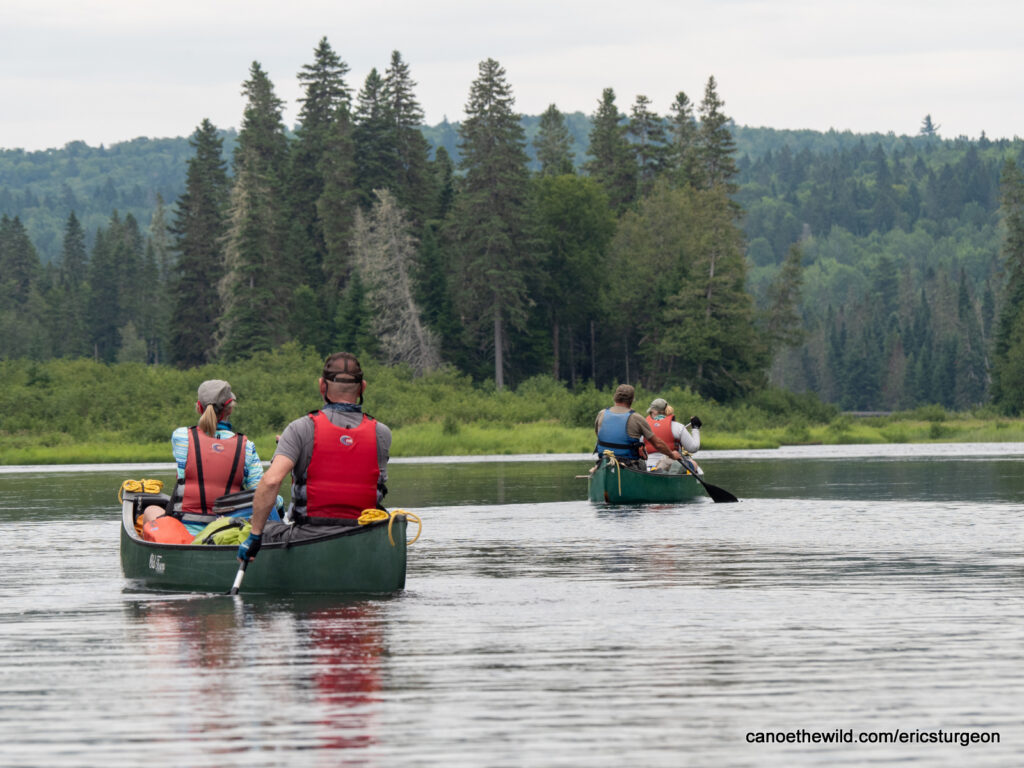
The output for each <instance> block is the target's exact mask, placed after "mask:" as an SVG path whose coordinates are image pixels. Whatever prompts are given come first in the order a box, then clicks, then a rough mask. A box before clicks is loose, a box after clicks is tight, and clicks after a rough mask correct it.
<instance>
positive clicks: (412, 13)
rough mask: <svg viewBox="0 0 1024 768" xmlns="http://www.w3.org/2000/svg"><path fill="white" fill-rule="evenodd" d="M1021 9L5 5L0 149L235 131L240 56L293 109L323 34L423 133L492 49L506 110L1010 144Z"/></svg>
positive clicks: (458, 0) (574, 1)
mask: <svg viewBox="0 0 1024 768" xmlns="http://www.w3.org/2000/svg"><path fill="white" fill-rule="evenodd" d="M1022 21H1024V10H1022V6H1021V4H1020V3H1019V2H1016V1H1014V2H1010V1H1009V0H980V1H979V2H975V3H971V4H965V3H962V2H951V1H950V0H931V2H926V1H925V0H895V1H894V0H889V2H883V1H882V0H864V1H863V2H859V3H849V2H846V1H845V0H844V1H843V2H837V1H835V0H814V1H811V0H772V1H771V2H767V1H764V2H763V1H761V0H700V1H695V0H683V1H682V2H679V1H678V0H671V1H670V0H649V1H648V2H638V3H633V4H628V3H622V2H621V0H620V1H619V2H614V3H613V2H607V1H605V0H599V1H597V2H583V0H570V1H569V2H558V0H547V1H546V2H542V1H541V0H520V2H515V3H508V2H491V3H486V4H484V3H479V2H464V1H462V0H436V1H435V2H431V3H422V2H411V1H410V0H376V1H373V0H346V2H338V1H337V0H293V1H292V2H290V3H287V4H285V3H279V2H266V1H264V0H205V1H203V2H199V1H198V0H181V1H180V2H176V3H154V2H141V1H140V0H131V1H129V0H84V1H83V0H74V1H72V0H66V1H65V0H5V2H4V8H3V24H2V25H0V104H3V105H4V106H3V112H2V113H0V147H8V148H9V147H25V148H29V149H38V148H44V147H51V146H62V145H63V144H65V143H67V142H69V141H72V140H84V141H87V142H88V143H90V144H99V143H106V144H110V143H113V142H116V141H123V140H126V139H130V138H134V137H135V136H140V135H146V136H178V135H188V134H189V133H191V131H192V130H193V129H194V128H195V126H196V125H197V124H198V123H199V122H200V121H201V120H202V119H203V118H207V117H208V118H210V119H211V120H213V122H214V123H215V124H217V125H218V126H221V127H229V126H237V125H238V122H239V120H240V117H241V112H242V108H243V100H242V96H241V94H240V91H241V84H242V82H243V81H244V80H245V79H246V77H247V75H248V70H249V65H250V64H251V62H252V61H254V60H257V61H259V62H260V63H261V65H262V66H263V68H264V69H265V71H266V72H267V73H268V74H269V76H270V77H271V80H272V81H273V82H274V84H275V87H276V89H277V92H278V95H279V96H280V97H281V98H283V99H285V100H286V101H287V103H288V108H287V111H286V115H285V117H286V120H287V121H288V122H292V121H294V119H295V115H296V112H297V104H296V100H297V99H298V97H299V95H300V93H299V86H298V82H297V80H296V74H297V73H298V71H299V69H300V68H301V67H302V66H303V65H304V64H306V63H309V61H310V60H311V59H312V52H313V49H314V47H315V46H316V44H317V42H318V41H319V39H320V38H321V37H324V36H326V37H327V38H328V39H329V40H330V42H331V44H332V46H333V47H334V48H335V50H336V51H338V53H339V54H340V55H341V56H342V58H344V59H345V61H346V62H347V63H348V64H349V66H350V67H351V70H352V71H351V73H350V76H349V82H350V85H351V86H352V88H353V89H354V90H358V88H359V87H360V85H361V84H362V81H363V79H364V78H365V77H366V74H367V73H368V72H369V71H370V69H371V67H377V68H378V69H380V70H383V69H384V68H385V67H386V66H387V62H388V58H389V56H390V53H391V51H392V50H395V49H397V50H399V51H401V52H402V55H403V57H404V58H405V59H406V61H408V62H409V64H410V65H411V67H412V73H413V77H414V78H415V79H416V80H417V82H418V83H419V85H418V89H417V95H418V97H419V100H420V102H421V104H422V105H423V108H424V110H425V112H426V116H427V120H428V122H431V123H433V122H438V121H440V120H441V119H442V117H444V116H447V117H448V118H449V119H450V120H453V121H455V120H459V119H461V117H462V113H463V107H464V105H465V102H466V99H467V96H468V92H469V86H470V83H471V82H472V80H473V79H474V78H475V77H476V75H477V66H478V64H479V62H480V61H481V60H483V59H485V58H488V57H490V58H495V59H497V60H498V61H500V62H501V64H502V65H503V66H504V67H505V69H506V70H507V72H508V79H509V82H510V83H511V84H512V87H513V90H514V93H515V95H516V99H517V102H516V106H517V108H518V109H519V110H520V111H523V112H528V113H531V114H536V113H539V112H540V111H542V110H543V109H544V108H545V107H546V106H547V105H548V104H550V103H555V104H557V105H558V106H559V108H560V109H562V110H563V111H577V110H579V111H583V112H586V113H588V114H589V113H592V112H593V110H594V108H595V106H596V104H597V102H598V99H599V98H600V96H601V91H602V89H603V88H605V87H611V88H614V89H615V91H616V95H617V98H618V104H619V107H620V109H621V110H622V111H623V112H628V110H629V106H630V105H631V103H632V101H633V100H634V99H635V97H636V95H637V94H641V93H642V94H644V95H646V96H648V97H649V98H651V99H652V100H653V102H654V107H655V109H656V110H658V111H661V112H666V111H667V110H668V108H669V105H670V104H671V102H672V99H673V98H674V96H675V94H676V93H677V92H678V91H680V90H682V91H685V92H686V93H687V94H688V95H689V96H690V98H691V100H693V101H694V102H699V101H700V98H701V96H702V95H703V89H704V84H705V82H706V81H707V78H708V76H709V75H714V76H715V78H716V80H717V81H718V83H719V94H720V96H721V97H722V98H724V100H725V102H726V112H727V113H728V114H729V115H731V116H732V117H733V118H734V119H735V120H736V121H737V122H738V123H740V124H744V125H766V126H772V127H779V128H813V129H819V130H827V129H829V128H836V129H838V130H846V129H849V130H855V131H881V132H885V131H890V130H891V131H895V132H897V133H913V132H915V131H916V129H917V127H918V126H919V124H920V121H921V118H922V117H923V116H924V114H925V113H931V114H932V115H933V117H934V118H935V120H936V121H937V122H939V123H941V124H942V133H943V135H946V136H952V135H957V134H966V135H969V136H977V135H978V134H980V132H981V131H982V130H984V131H986V132H987V133H988V134H989V135H990V136H992V137H998V136H1013V135H1015V134H1022V133H1024V128H1022V125H1024V101H1022V100H1021V99H1020V98H1019V94H1020V93H1021V91H1022V87H1024V50H1022V46H1021V45H1020V42H1019V36H1020V32H1019V30H1020V28H1021V22H1022Z"/></svg>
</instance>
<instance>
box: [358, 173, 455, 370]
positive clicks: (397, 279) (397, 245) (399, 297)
mask: <svg viewBox="0 0 1024 768" xmlns="http://www.w3.org/2000/svg"><path fill="white" fill-rule="evenodd" d="M374 194H375V195H376V197H377V202H375V203H374V204H373V208H372V209H371V210H370V212H369V213H368V214H363V213H362V212H361V211H357V212H356V221H355V228H354V233H353V237H352V250H353V253H354V254H355V260H356V265H357V268H358V269H359V272H360V274H361V276H362V279H363V282H364V284H365V285H366V289H367V300H368V302H367V303H368V304H369V305H370V306H371V307H372V308H373V312H374V317H373V320H372V324H373V328H374V331H375V333H376V335H377V337H378V338H379V339H380V348H381V350H382V352H383V354H384V357H385V360H386V362H389V363H407V364H408V365H409V366H410V367H411V368H412V369H413V370H414V371H416V372H417V373H423V372H425V371H429V370H431V369H433V368H437V367H438V366H439V365H440V364H441V355H440V352H439V351H438V350H439V346H438V342H437V338H436V337H435V335H434V333H433V332H432V331H431V330H430V329H429V328H428V327H427V326H426V325H424V323H423V321H422V320H421V319H420V311H419V307H418V306H417V304H416V299H415V298H414V297H413V290H412V277H411V274H410V273H411V272H412V270H413V269H414V267H415V263H416V240H415V238H413V236H412V235H411V234H410V233H409V222H408V220H407V219H406V217H405V214H404V212H403V211H402V209H401V207H400V206H399V205H398V203H397V201H396V200H395V197H394V195H392V194H391V193H390V192H389V191H387V190H386V189H378V190H375V191H374Z"/></svg>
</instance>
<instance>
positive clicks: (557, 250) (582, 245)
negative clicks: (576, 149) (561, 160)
mask: <svg viewBox="0 0 1024 768" xmlns="http://www.w3.org/2000/svg"><path fill="white" fill-rule="evenodd" d="M533 195H534V201H535V202H534V207H535V210H536V213H537V219H538V226H539V240H540V242H541V243H542V245H543V255H542V259H541V261H540V263H539V264H538V266H539V267H540V268H539V270H537V276H538V277H539V280H538V281H537V282H538V285H537V287H536V290H535V291H534V296H535V299H536V301H537V303H538V308H539V309H540V311H541V312H542V313H543V320H544V327H545V328H548V329H550V333H551V351H552V366H551V370H552V373H553V375H554V377H555V378H556V379H560V378H561V377H562V376H561V374H562V370H563V365H562V346H563V343H562V339H563V338H572V336H573V335H574V334H576V335H579V336H583V335H585V329H586V328H587V325H588V323H589V322H590V321H591V320H594V319H596V317H597V315H598V313H599V301H600V297H601V294H602V293H603V291H604V289H605V280H606V275H607V273H606V271H605V270H604V269H603V266H604V259H605V254H606V250H607V247H608V243H609V241H610V240H611V238H612V234H613V233H614V231H615V218H614V215H613V214H612V212H611V210H610V209H609V207H608V198H607V196H606V195H605V193H604V190H603V189H602V188H601V186H600V185H599V184H598V183H597V182H596V181H594V180H593V179H590V178H586V177H583V176H575V175H569V174H563V175H560V176H541V177H539V178H537V179H535V180H534V182H533ZM569 374H570V375H569V378H570V379H571V380H574V379H575V368H574V367H573V366H571V365H570V369H569Z"/></svg>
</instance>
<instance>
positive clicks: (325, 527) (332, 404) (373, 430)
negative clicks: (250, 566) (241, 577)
mask: <svg viewBox="0 0 1024 768" xmlns="http://www.w3.org/2000/svg"><path fill="white" fill-rule="evenodd" d="M319 388H320V396H321V398H323V403H324V404H323V406H322V407H321V408H320V410H317V411H312V412H311V413H309V414H307V415H306V416H303V417H301V418H298V419H296V420H295V421H293V422H292V423H291V424H289V425H288V426H287V427H285V430H284V432H282V433H281V438H280V440H279V441H278V444H277V450H276V451H275V452H274V458H273V460H272V461H271V462H270V467H269V468H268V469H267V471H266V473H265V474H264V475H263V480H262V481H261V482H260V484H259V487H258V488H257V489H256V494H255V497H254V498H253V513H252V533H251V534H250V535H249V538H248V539H246V540H245V541H244V542H242V544H241V545H240V546H239V548H238V559H239V560H240V561H242V562H243V563H244V562H248V561H250V560H252V559H253V558H255V557H256V554H257V553H258V552H259V550H260V547H261V546H262V545H263V544H264V543H270V542H272V541H283V540H287V541H294V540H296V539H300V538H304V537H312V536H321V535H324V534H327V533H329V532H330V527H331V526H335V527H342V526H351V525H355V524H356V520H357V519H358V518H359V516H360V514H361V513H362V512H363V510H365V509H372V508H375V507H380V506H381V504H382V503H383V500H384V496H385V494H386V493H387V484H386V483H387V479H388V459H389V456H390V452H391V430H390V429H389V428H388V427H387V426H386V425H384V424H382V423H381V422H379V421H377V420H376V419H374V418H373V417H372V416H370V415H369V414H365V413H363V406H362V402H363V393H364V392H365V391H366V380H365V379H364V378H363V370H362V368H361V367H360V365H359V360H358V359H357V358H356V357H355V355H352V354H349V353H348V352H338V353H336V354H333V355H331V356H330V357H328V358H327V360H325V361H324V367H323V372H322V375H321V377H320V379H319ZM289 473H291V475H292V501H291V508H290V509H289V512H288V515H287V516H286V517H287V518H288V519H289V520H291V521H293V524H291V525H288V524H285V523H273V522H270V523H268V522H267V517H268V514H269V512H270V509H271V507H272V505H273V500H274V496H275V494H277V492H278V489H279V488H280V487H281V483H282V482H283V481H284V479H285V477H287V476H288V474H289Z"/></svg>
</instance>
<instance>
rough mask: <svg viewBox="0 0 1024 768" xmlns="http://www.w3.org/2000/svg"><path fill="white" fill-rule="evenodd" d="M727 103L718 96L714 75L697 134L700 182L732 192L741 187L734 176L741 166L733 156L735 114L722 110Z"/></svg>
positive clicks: (709, 82)
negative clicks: (727, 114) (732, 128)
mask: <svg viewBox="0 0 1024 768" xmlns="http://www.w3.org/2000/svg"><path fill="white" fill-rule="evenodd" d="M724 106H725V102H724V101H722V99H721V98H719V96H718V85H717V83H715V78H714V76H711V77H709V78H708V82H707V85H706V86H705V88H704V99H703V100H702V101H701V103H700V130H699V131H698V134H697V138H698V147H699V149H698V157H699V160H700V173H701V176H702V179H701V186H703V187H704V188H711V187H716V186H720V185H721V186H724V187H725V189H726V191H727V192H728V193H729V194H732V193H733V192H735V191H736V189H737V188H738V187H737V184H736V182H735V178H736V175H737V173H739V169H737V167H736V160H735V159H734V157H733V154H734V153H735V151H736V142H735V141H734V140H733V137H732V131H730V130H729V124H730V123H731V122H732V118H730V117H727V116H726V115H725V114H724V113H723V112H722V108H723V107H724Z"/></svg>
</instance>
